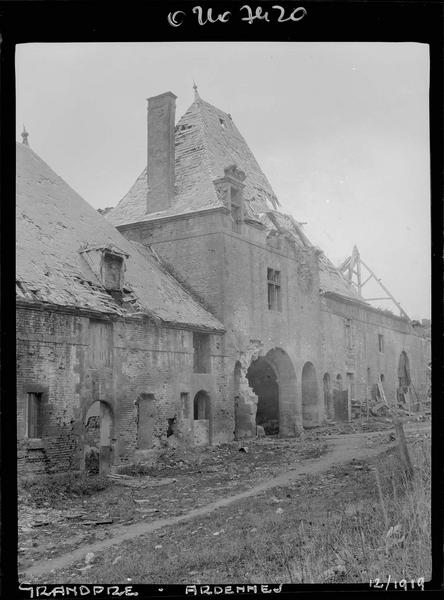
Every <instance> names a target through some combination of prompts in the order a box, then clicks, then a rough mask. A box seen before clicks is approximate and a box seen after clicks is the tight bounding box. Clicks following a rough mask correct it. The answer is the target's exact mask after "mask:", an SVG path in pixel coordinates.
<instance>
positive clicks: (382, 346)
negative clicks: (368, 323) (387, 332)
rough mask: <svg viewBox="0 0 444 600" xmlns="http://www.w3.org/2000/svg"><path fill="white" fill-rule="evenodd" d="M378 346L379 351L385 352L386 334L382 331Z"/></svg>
mask: <svg viewBox="0 0 444 600" xmlns="http://www.w3.org/2000/svg"><path fill="white" fill-rule="evenodd" d="M378 347H379V352H384V336H383V335H382V334H381V333H379V334H378Z"/></svg>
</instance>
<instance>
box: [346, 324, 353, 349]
mask: <svg viewBox="0 0 444 600" xmlns="http://www.w3.org/2000/svg"><path fill="white" fill-rule="evenodd" d="M344 331H345V346H346V348H348V349H349V350H351V348H352V347H353V340H352V326H351V319H345V321H344Z"/></svg>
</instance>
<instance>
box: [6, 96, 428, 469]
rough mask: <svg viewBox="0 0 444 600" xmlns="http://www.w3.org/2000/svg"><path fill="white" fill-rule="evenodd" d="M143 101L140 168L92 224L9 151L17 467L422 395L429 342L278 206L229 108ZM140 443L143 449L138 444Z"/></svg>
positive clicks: (47, 175)
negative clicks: (377, 301) (13, 172)
mask: <svg viewBox="0 0 444 600" xmlns="http://www.w3.org/2000/svg"><path fill="white" fill-rule="evenodd" d="M175 99H176V97H175V96H174V94H172V93H171V92H167V93H165V94H161V95H159V96H155V97H152V98H150V99H149V102H148V152H147V168H146V169H145V170H144V172H143V173H142V174H141V175H140V176H139V177H138V178H137V180H136V182H135V183H134V185H133V187H132V188H131V189H130V191H129V192H128V194H127V195H126V196H125V197H124V198H123V199H122V200H121V201H120V202H119V203H118V205H117V206H116V207H115V208H113V209H111V210H107V211H104V216H102V215H101V214H99V213H98V212H96V211H95V210H94V209H93V208H91V207H90V206H89V205H88V204H87V203H86V202H85V201H84V200H82V199H81V198H80V197H79V196H78V195H77V194H76V193H75V192H74V191H73V190H72V189H71V188H70V187H69V186H68V185H67V184H66V183H65V182H64V181H63V180H61V179H60V177H58V176H57V175H56V174H55V173H54V172H53V171H52V170H51V169H50V168H49V167H48V166H47V165H46V164H45V163H44V162H43V161H42V160H41V159H40V158H39V157H38V156H37V155H36V154H35V153H34V152H33V151H32V150H31V149H30V148H29V146H27V144H26V143H25V144H18V145H17V203H18V206H17V218H18V229H17V240H18V249H17V313H18V317H17V324H18V333H17V342H18V372H17V381H18V437H19V464H20V465H21V468H22V470H23V472H30V471H32V470H34V471H36V472H52V471H55V470H60V469H62V470H63V469H65V470H66V469H68V468H73V469H79V468H80V469H81V468H83V467H84V464H85V454H87V451H88V449H89V448H90V447H91V446H94V445H95V446H96V447H98V448H99V452H100V460H101V467H102V469H106V468H107V467H108V466H110V465H115V466H118V465H119V464H122V463H125V462H128V461H131V460H134V459H137V458H138V457H139V458H140V457H142V458H143V457H144V456H145V455H148V454H149V453H150V452H154V451H155V450H156V448H159V447H160V446H161V445H162V444H165V443H166V442H168V440H169V439H170V438H171V439H173V438H174V439H175V440H177V442H178V443H183V444H187V445H206V444H216V443H219V442H228V441H231V440H233V439H240V438H243V437H251V436H255V435H256V428H257V425H261V426H263V427H264V429H265V432H266V433H268V434H273V433H278V434H279V435H282V436H293V435H298V434H299V433H300V432H301V431H302V429H303V428H305V427H311V426H314V425H317V424H320V423H323V422H325V421H326V420H331V419H336V420H338V419H343V420H347V419H349V418H351V406H352V404H353V402H355V401H357V402H359V403H360V404H361V406H362V405H366V406H367V407H368V404H369V403H372V402H375V401H377V394H378V387H377V383H378V381H383V386H384V390H385V394H386V396H387V398H388V399H389V401H393V402H394V401H396V400H399V399H404V398H405V397H406V395H407V394H408V393H410V394H412V393H413V392H414V394H413V398H414V399H416V400H415V401H420V399H421V398H422V397H423V395H424V394H425V392H426V387H427V372H426V370H427V361H428V352H429V341H428V340H427V339H425V337H424V336H423V335H422V332H421V329H420V328H418V327H415V326H414V325H413V324H412V323H411V322H410V321H409V320H408V319H406V318H401V317H398V316H395V315H394V314H392V313H389V312H388V311H381V310H378V309H376V308H374V307H372V306H370V305H369V304H368V303H367V302H365V301H364V300H363V299H362V298H361V297H360V295H359V294H358V293H357V291H356V290H355V288H354V287H353V285H351V284H350V283H349V282H348V281H347V280H346V279H345V278H344V277H343V276H342V275H341V274H340V272H339V271H338V270H337V269H336V268H335V267H334V266H333V265H332V263H331V262H330V261H329V260H328V258H327V257H326V256H325V255H324V254H323V252H322V251H321V250H320V249H318V248H316V247H314V246H313V245H312V244H311V243H310V241H309V240H308V239H307V237H306V236H305V234H304V232H303V231H302V227H301V225H300V224H299V223H298V222H296V221H295V220H294V219H293V218H292V217H290V216H289V215H286V214H284V213H282V212H281V211H280V210H279V206H280V205H279V202H278V199H277V198H276V195H275V194H274V192H273V189H272V188H271V186H270V184H269V182H268V180H267V178H266V177H265V175H264V173H263V172H262V171H261V169H260V167H259V165H258V163H257V161H256V159H255V158H254V156H253V154H252V152H251V151H250V149H249V148H248V146H247V144H246V142H245V140H244V139H243V137H242V136H241V134H240V133H239V131H238V129H237V128H236V126H235V124H234V122H233V120H232V118H231V116H230V115H229V114H226V113H225V112H223V111H221V110H220V109H218V108H215V107H214V106H212V105H210V104H208V103H207V102H205V101H204V100H202V99H201V98H200V97H199V95H198V93H197V91H196V93H195V100H194V102H193V103H192V105H191V106H190V108H189V109H188V110H187V111H186V113H185V114H184V115H183V116H182V118H181V119H180V120H179V121H178V123H177V125H175ZM144 453H145V454H144Z"/></svg>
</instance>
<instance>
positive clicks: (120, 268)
mask: <svg viewBox="0 0 444 600" xmlns="http://www.w3.org/2000/svg"><path fill="white" fill-rule="evenodd" d="M80 254H81V255H82V257H83V258H84V259H85V260H86V262H87V263H88V265H89V267H90V268H91V271H92V272H93V273H94V275H95V276H96V277H97V279H98V280H99V281H100V283H101V284H102V285H103V286H104V287H105V288H106V289H107V290H108V291H110V292H115V291H117V292H121V291H122V290H123V286H124V278H125V277H124V276H125V269H126V266H125V261H126V260H127V259H128V258H129V254H126V253H125V252H124V251H123V250H121V249H120V248H118V247H117V246H115V245H114V244H109V245H106V246H99V245H97V246H89V245H86V246H83V248H81V249H80Z"/></svg>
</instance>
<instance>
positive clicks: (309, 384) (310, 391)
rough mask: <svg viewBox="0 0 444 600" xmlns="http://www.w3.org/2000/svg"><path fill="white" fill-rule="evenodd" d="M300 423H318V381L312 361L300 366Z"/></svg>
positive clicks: (305, 424)
mask: <svg viewBox="0 0 444 600" xmlns="http://www.w3.org/2000/svg"><path fill="white" fill-rule="evenodd" d="M301 387H302V424H303V426H304V427H312V426H314V425H317V424H318V423H319V414H318V400H319V397H318V396H319V395H318V382H317V378H316V369H315V368H314V366H313V363H311V362H306V363H305V365H304V366H303V368H302V379H301Z"/></svg>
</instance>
